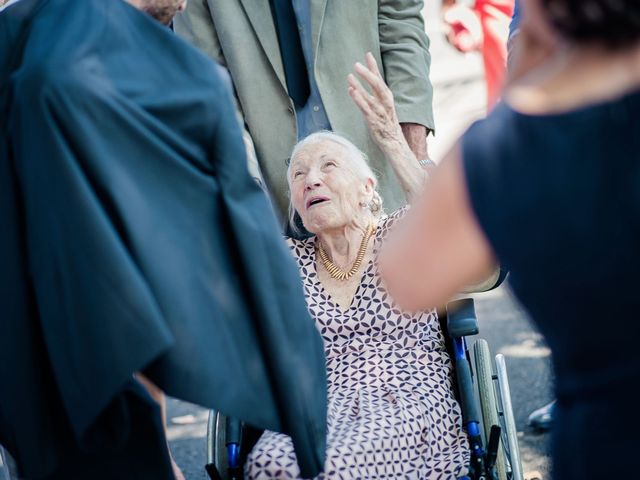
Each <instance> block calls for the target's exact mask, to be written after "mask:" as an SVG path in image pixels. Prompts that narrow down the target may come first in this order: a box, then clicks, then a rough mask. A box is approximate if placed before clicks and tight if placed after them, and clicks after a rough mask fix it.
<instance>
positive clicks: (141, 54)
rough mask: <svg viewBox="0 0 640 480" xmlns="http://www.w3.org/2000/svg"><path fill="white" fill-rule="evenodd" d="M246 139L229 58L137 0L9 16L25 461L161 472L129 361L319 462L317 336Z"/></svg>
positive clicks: (6, 282) (6, 266)
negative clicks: (180, 34) (219, 61)
mask: <svg viewBox="0 0 640 480" xmlns="http://www.w3.org/2000/svg"><path fill="white" fill-rule="evenodd" d="M244 155H245V153H244V146H243V142H242V138H241V133H240V130H239V128H238V125H237V121H236V117H235V115H234V109H233V105H232V100H231V97H230V91H229V82H228V79H227V78H225V73H224V72H223V70H222V69H221V68H219V67H217V66H216V65H215V64H214V63H213V62H211V61H210V60H208V59H207V58H206V57H205V56H204V55H202V54H200V53H198V52H197V51H196V50H195V49H193V48H192V47H190V46H189V45H187V44H186V43H184V42H183V41H181V40H180V39H178V38H177V37H175V36H174V35H172V34H171V32H170V31H169V30H168V29H166V28H164V27H162V26H161V25H160V24H158V23H157V22H155V21H153V20H152V19H151V18H150V17H148V16H147V15H145V14H143V13H141V12H139V11H137V10H136V9H134V8H132V7H131V6H130V5H128V4H126V3H125V2H120V1H108V2H105V1H102V0H83V1H82V2H78V1H75V0H22V1H21V2H18V3H16V4H14V5H12V6H10V7H9V8H7V9H6V10H4V11H3V12H2V13H1V14H0V264H1V265H2V266H3V268H2V270H1V272H0V318H1V319H2V321H1V322H0V392H1V395H0V443H2V444H3V445H4V446H5V447H6V448H7V449H8V450H9V451H10V452H11V453H12V454H13V455H14V456H15V457H16V460H17V462H18V465H19V466H20V467H21V469H22V471H23V474H24V475H25V476H27V477H29V478H38V477H43V476H46V475H51V474H53V473H54V472H64V471H66V470H65V469H68V468H71V470H68V471H70V472H72V473H70V474H68V475H67V476H66V478H88V477H87V476H83V475H86V472H85V473H84V474H83V473H80V472H79V471H77V470H73V465H75V466H78V465H80V464H81V463H82V462H83V461H86V463H87V465H91V464H92V463H93V464H94V465H95V466H96V468H95V471H94V472H92V475H91V478H93V479H95V478H138V479H143V478H166V477H164V476H161V475H160V474H158V476H154V474H151V473H148V471H147V470H145V469H146V468H148V462H153V461H157V463H158V464H160V463H161V462H162V461H163V460H166V458H165V459H163V458H162V457H158V458H155V457H149V458H147V457H145V454H147V453H150V454H153V455H155V454H157V453H158V452H162V450H163V445H162V443H163V439H162V437H161V436H158V435H159V434H160V433H159V432H160V430H158V428H159V426H158V422H157V419H158V415H157V409H156V407H155V405H154V404H153V403H152V402H151V400H150V398H149V396H148V395H147V394H146V392H145V391H144V390H143V389H141V388H140V385H139V384H138V383H137V382H135V381H134V380H133V378H132V374H133V373H134V372H136V371H142V372H144V373H145V375H147V376H148V377H149V378H150V379H151V380H152V381H153V382H155V383H156V384H157V385H158V386H159V387H160V388H162V389H163V390H164V391H165V392H167V394H169V395H171V396H174V397H178V398H181V399H184V400H187V401H191V402H194V403H198V404H201V405H204V406H207V407H213V408H216V409H219V410H221V411H222V412H224V413H226V414H227V415H231V416H236V417H240V418H242V419H243V420H245V421H246V422H248V423H250V424H253V425H255V426H257V427H261V428H268V429H272V430H280V431H283V432H286V433H288V434H289V435H291V436H292V438H293V440H294V443H295V446H296V453H297V456H298V459H299V460H300V463H301V468H302V471H303V473H304V474H305V475H307V476H311V475H315V474H317V473H318V471H319V469H320V468H321V466H322V464H323V459H324V441H325V438H324V436H325V415H326V379H325V365H324V354H323V349H322V341H321V339H320V337H319V334H318V333H317V331H316V330H315V327H314V325H313V322H312V321H311V319H310V318H309V315H308V313H307V309H306V305H305V301H304V296H303V292H302V289H301V287H300V280H299V275H298V271H297V268H296V266H295V264H294V262H293V260H292V258H291V256H290V254H289V252H288V250H287V247H286V246H285V244H284V241H283V240H282V238H281V234H280V232H279V229H278V226H277V223H276V220H275V217H274V214H273V212H272V209H271V206H270V204H269V202H268V199H267V197H266V196H265V195H264V193H263V192H262V190H261V189H260V188H259V187H258V186H257V185H256V184H255V183H254V182H253V180H252V179H251V177H250V176H249V174H248V173H247V171H246V162H245V159H244ZM145 438H146V439H147V440H146V441H148V446H149V450H148V451H146V452H145V451H144V448H142V447H141V446H142V445H145V441H142V440H144V439H145ZM158 439H160V440H158ZM134 440H135V441H134ZM134 444H135V446H136V448H138V449H140V448H142V451H136V453H135V454H132V455H129V456H127V455H124V457H123V456H122V454H123V452H125V453H126V452H127V449H128V448H129V447H131V446H132V445H134ZM152 447H154V448H155V450H153V448H152ZM133 451H134V450H131V452H133ZM165 454H166V449H165ZM118 455H120V457H118ZM116 457H118V458H119V460H117V461H116V460H114V461H113V462H111V465H112V466H114V467H113V469H112V470H109V467H108V465H109V464H110V463H109V458H111V459H116ZM98 459H103V460H104V459H106V460H105V463H104V465H102V464H101V463H100V462H99V461H98ZM118 462H121V463H118ZM145 462H147V463H145ZM101 465H102V466H101ZM116 467H117V468H116ZM78 468H80V467H78ZM136 469H138V470H136ZM136 472H137V473H136Z"/></svg>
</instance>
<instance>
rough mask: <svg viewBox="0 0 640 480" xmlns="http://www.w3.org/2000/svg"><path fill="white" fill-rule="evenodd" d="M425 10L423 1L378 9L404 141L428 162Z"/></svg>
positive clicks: (389, 0) (388, 0) (391, 0)
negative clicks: (423, 15)
mask: <svg viewBox="0 0 640 480" xmlns="http://www.w3.org/2000/svg"><path fill="white" fill-rule="evenodd" d="M423 7H424V2H422V1H421V0H420V1H416V0H381V1H380V2H379V8H378V31H379V32H380V33H379V36H380V53H381V55H382V67H383V70H384V78H385V81H386V83H387V84H388V85H389V88H390V90H391V91H392V92H393V95H394V97H395V99H396V108H397V112H398V120H399V122H400V125H401V127H402V131H403V134H404V136H405V139H406V140H407V142H408V144H409V146H410V147H411V150H412V151H413V153H414V154H415V155H416V157H417V158H418V160H423V159H426V158H428V153H427V135H428V133H429V131H431V130H433V129H434V122H433V111H432V101H433V88H432V86H431V82H430V81H429V69H430V66H431V56H430V54H429V38H428V37H427V34H426V33H425V29H424V19H423V17H422V9H423Z"/></svg>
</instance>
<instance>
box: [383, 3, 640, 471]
mask: <svg viewBox="0 0 640 480" xmlns="http://www.w3.org/2000/svg"><path fill="white" fill-rule="evenodd" d="M541 52H543V53H545V54H546V57H545V58H544V60H543V61H542V62H541V63H538V64H537V65H535V66H534V68H530V69H524V70H523V72H525V73H523V75H521V76H516V77H515V78H514V81H513V83H512V84H510V85H509V87H508V89H507V90H506V92H505V94H504V96H503V100H504V102H502V104H501V105H498V106H497V107H496V109H495V110H494V111H493V112H492V114H491V115H490V116H489V117H488V118H487V119H486V120H483V121H480V122H478V123H476V124H475V125H474V126H472V127H471V128H470V129H469V130H468V131H467V133H466V134H465V135H464V136H463V138H462V140H461V141H460V143H459V144H458V145H457V146H456V147H455V148H454V149H453V150H452V152H451V153H450V154H449V155H448V157H447V158H446V159H445V160H444V161H443V163H442V166H441V167H439V168H438V169H437V170H436V173H435V174H434V176H433V179H432V181H431V182H430V184H429V187H428V188H427V190H426V193H425V195H424V197H423V198H422V199H421V201H419V202H417V203H416V207H415V208H414V209H412V212H410V213H409V215H408V217H407V219H406V223H403V224H402V225H401V226H399V227H398V229H397V231H396V235H395V236H394V237H395V238H392V239H390V240H389V243H388V244H387V248H386V251H385V252H383V254H382V269H383V277H384V278H385V280H386V281H387V283H388V286H389V289H390V292H391V294H392V295H394V296H395V298H396V299H397V300H398V302H399V303H400V304H401V305H402V306H403V307H404V308H409V309H418V308H423V307H425V306H426V305H433V304H439V303H441V302H443V301H446V300H447V299H448V298H449V297H450V296H451V295H453V294H454V293H455V292H456V291H458V290H459V288H460V287H461V286H462V285H464V284H466V283H469V282H471V281H473V280H475V279H477V278H479V277H481V276H483V275H485V274H486V272H487V271H488V270H489V269H490V267H491V265H493V263H494V262H495V260H496V258H497V259H499V260H500V262H501V263H502V264H504V265H506V266H507V267H508V268H509V271H510V283H511V287H512V289H513V291H514V293H515V294H516V296H517V297H518V298H519V299H520V300H521V302H522V304H523V305H524V306H525V307H526V308H527V310H528V311H529V312H530V313H531V316H532V318H533V319H534V320H535V322H536V323H537V325H538V326H539V328H540V330H541V332H542V333H543V334H544V336H545V338H546V341H547V343H548V345H549V346H550V347H551V350H552V360H553V366H554V372H555V378H556V398H557V402H556V406H555V410H554V422H555V427H554V429H553V437H552V438H553V447H552V448H553V454H552V455H553V462H554V464H553V474H554V476H555V478H558V479H562V480H573V479H602V478H624V477H625V476H628V475H629V472H633V471H635V468H636V463H637V462H636V461H635V449H636V447H635V444H636V439H635V437H636V434H635V430H634V428H633V425H634V423H633V421H634V420H633V419H634V418H635V410H636V405H635V403H636V402H635V399H634V397H633V395H630V394H629V386H630V385H634V384H635V383H637V382H638V381H640V353H639V352H638V349H637V348H636V345H635V342H636V338H637V337H638V336H639V335H640V324H639V323H638V322H637V321H636V318H635V317H636V316H637V312H638V311H640V297H638V295H637V292H636V291H635V290H636V286H637V272H638V271H640V256H639V255H638V254H637V245H639V244H640V224H639V223H638V219H640V197H639V196H638V192H639V191H640V153H639V152H640V148H639V147H640V145H639V144H638V140H637V138H638V137H637V132H638V129H639V128H640V125H639V123H638V122H639V121H640V120H639V119H640V4H639V3H638V2H637V1H635V0H627V1H625V0H622V1H621V0H579V1H578V0H523V1H522V21H521V24H520V33H519V37H518V42H517V56H516V57H515V58H514V62H515V63H514V67H515V68H518V67H521V66H523V65H524V66H531V65H534V63H533V62H535V59H536V58H540V57H537V56H538V55H540V54H541Z"/></svg>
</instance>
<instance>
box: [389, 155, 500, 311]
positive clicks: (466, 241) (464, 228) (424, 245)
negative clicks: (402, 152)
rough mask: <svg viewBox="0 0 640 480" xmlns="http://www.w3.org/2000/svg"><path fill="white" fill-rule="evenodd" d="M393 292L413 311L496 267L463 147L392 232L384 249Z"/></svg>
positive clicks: (441, 301)
mask: <svg viewBox="0 0 640 480" xmlns="http://www.w3.org/2000/svg"><path fill="white" fill-rule="evenodd" d="M380 265H381V271H382V275H383V278H384V279H385V282H386V284H387V287H388V289H389V292H390V293H391V295H392V296H393V298H394V299H395V300H396V301H397V302H398V303H399V304H400V306H401V307H402V308H404V309H407V310H409V311H415V310H422V309H425V308H432V307H433V306H438V305H444V304H445V303H446V302H447V301H448V300H450V299H451V297H453V296H454V295H455V294H457V293H458V292H460V291H461V290H463V288H464V287H465V286H466V285H471V284H475V283H478V282H480V281H481V280H482V279H485V278H487V277H488V276H490V275H492V273H493V271H495V268H496V260H495V255H494V253H493V250H492V249H491V246H490V244H489V241H488V240H487V237H486V236H485V233H484V232H483V230H482V229H481V227H480V224H479V223H478V221H477V219H476V217H475V214H474V212H473V210H472V207H471V203H470V199H469V195H468V192H467V186H466V182H465V179H464V170H463V165H462V160H461V155H460V149H459V148H455V149H454V150H453V151H452V152H451V153H450V154H449V155H448V156H447V157H446V158H445V159H444V160H443V162H442V164H441V165H440V166H438V168H437V169H435V171H434V174H433V178H431V179H430V180H429V187H428V188H427V189H425V192H424V195H423V196H422V197H421V198H420V199H419V200H418V201H417V202H416V204H415V206H414V207H413V208H412V209H411V211H409V213H408V214H407V216H406V217H405V218H404V220H403V222H402V223H401V224H399V225H398V226H397V227H396V229H395V230H394V231H393V232H391V234H390V235H389V237H388V238H387V240H386V242H385V245H384V247H383V250H382V254H381V261H380Z"/></svg>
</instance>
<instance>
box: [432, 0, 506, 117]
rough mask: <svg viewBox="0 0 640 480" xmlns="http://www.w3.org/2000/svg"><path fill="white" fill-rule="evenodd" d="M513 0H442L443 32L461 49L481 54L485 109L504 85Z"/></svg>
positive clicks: (490, 107) (491, 105)
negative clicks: (469, 1)
mask: <svg viewBox="0 0 640 480" xmlns="http://www.w3.org/2000/svg"><path fill="white" fill-rule="evenodd" d="M513 8H514V0H475V2H472V3H471V4H468V3H466V2H465V3H463V2H461V1H456V0H443V2H442V10H443V20H444V23H445V25H446V29H445V33H446V37H447V40H448V41H449V43H450V44H451V45H453V46H454V47H455V48H457V49H458V50H460V51H461V52H465V53H466V52H472V51H479V52H480V53H481V54H482V63H483V66H484V77H485V83H486V86H487V110H491V109H492V108H493V107H494V106H495V104H496V102H497V101H498V99H499V98H500V93H501V91H502V88H503V86H504V81H505V78H506V68H507V39H508V37H509V24H510V22H511V18H512V15H513Z"/></svg>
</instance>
